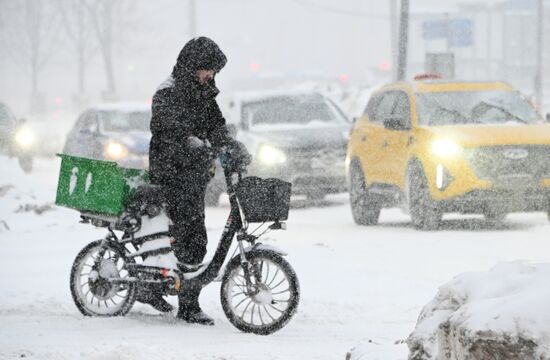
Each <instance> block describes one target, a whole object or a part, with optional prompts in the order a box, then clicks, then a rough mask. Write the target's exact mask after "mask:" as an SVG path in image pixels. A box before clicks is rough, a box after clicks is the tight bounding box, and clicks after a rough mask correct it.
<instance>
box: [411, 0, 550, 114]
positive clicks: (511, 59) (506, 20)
mask: <svg viewBox="0 0 550 360" xmlns="http://www.w3.org/2000/svg"><path fill="white" fill-rule="evenodd" d="M536 11H537V0H502V1H495V2H480V1H475V2H474V1H472V2H460V3H454V4H453V3H448V4H444V2H438V5H437V6H430V7H429V8H415V7H414V6H413V7H412V8H411V26H410V32H411V36H410V39H411V40H410V54H411V55H410V63H409V74H414V73H418V72H423V71H425V64H426V58H427V56H426V54H433V53H451V54H453V55H454V63H455V69H454V74H455V77H456V78H460V79H473V80H482V79H498V80H504V81H507V82H509V83H511V84H512V85H514V86H515V87H517V88H519V89H521V90H522V91H523V92H524V93H525V94H527V95H529V96H531V95H533V93H534V83H535V74H536V52H537V36H536V35H537V13H536ZM543 24H544V25H543V26H544V29H543V34H545V35H544V39H543V64H544V68H543V89H546V94H549V95H550V35H546V34H550V1H545V2H544V20H543ZM445 29H446V31H447V32H448V33H447V34H444V32H445ZM547 106H548V107H550V103H548V104H547Z"/></svg>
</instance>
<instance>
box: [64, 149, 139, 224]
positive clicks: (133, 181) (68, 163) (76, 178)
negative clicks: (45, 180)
mask: <svg viewBox="0 0 550 360" xmlns="http://www.w3.org/2000/svg"><path fill="white" fill-rule="evenodd" d="M58 156H59V157H61V169H60V171H59V181H58V183H57V195H56V199H55V203H56V204H57V205H60V206H66V207H69V208H71V209H76V210H79V211H84V212H92V213H98V214H106V215H116V216H118V215H120V214H122V212H123V211H124V208H125V206H126V203H127V201H128V200H129V199H130V198H131V196H132V195H133V192H134V191H135V189H136V188H137V187H138V186H139V185H142V184H145V183H147V181H148V174H147V172H146V171H145V170H137V169H126V168H121V167H119V166H118V165H117V164H116V163H115V162H111V161H103V160H93V159H86V158H81V157H77V156H70V155H65V154H58Z"/></svg>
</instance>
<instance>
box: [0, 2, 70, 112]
mask: <svg viewBox="0 0 550 360" xmlns="http://www.w3.org/2000/svg"><path fill="white" fill-rule="evenodd" d="M48 5H49V4H48V1H46V0H13V1H1V2H0V24H1V26H2V31H1V35H0V36H1V42H2V46H1V48H2V51H1V53H3V54H4V56H5V57H6V58H7V59H8V60H10V61H11V62H13V63H14V64H15V65H16V66H19V67H20V68H21V69H22V70H23V71H24V72H25V74H27V75H28V77H29V80H30V89H31V99H30V100H31V101H30V104H31V111H37V110H42V108H43V97H42V96H41V94H40V92H39V79H40V75H41V73H42V71H43V70H44V68H46V66H47V65H49V64H50V60H51V58H52V55H53V54H54V53H55V50H56V49H57V46H58V45H59V42H58V38H59V32H60V21H59V20H60V19H59V16H58V14H57V13H56V12H54V11H52V9H51V7H50V6H48Z"/></svg>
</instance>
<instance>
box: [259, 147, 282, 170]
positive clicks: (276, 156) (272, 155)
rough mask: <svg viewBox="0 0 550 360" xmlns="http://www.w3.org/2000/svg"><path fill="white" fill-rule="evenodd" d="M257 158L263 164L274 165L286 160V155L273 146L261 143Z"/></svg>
mask: <svg viewBox="0 0 550 360" xmlns="http://www.w3.org/2000/svg"><path fill="white" fill-rule="evenodd" d="M258 159H259V160H260V162H261V163H262V164H264V165H275V164H282V163H284V162H286V155H285V153H284V152H283V151H281V150H279V149H277V148H276V147H274V146H271V145H262V146H261V147H260V151H259V152H258Z"/></svg>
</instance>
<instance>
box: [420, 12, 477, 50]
mask: <svg viewBox="0 0 550 360" xmlns="http://www.w3.org/2000/svg"><path fill="white" fill-rule="evenodd" d="M472 29H473V22H472V20H470V19H443V20H429V21H424V22H423V23H422V38H423V39H424V40H435V39H447V41H448V43H449V46H450V47H465V46H471V45H473V43H474V38H473V31H472Z"/></svg>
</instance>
